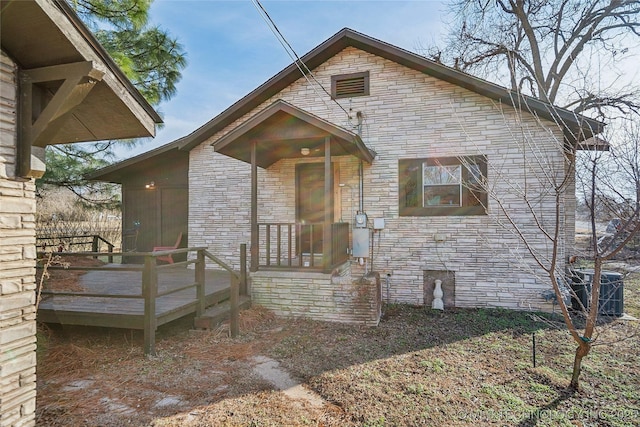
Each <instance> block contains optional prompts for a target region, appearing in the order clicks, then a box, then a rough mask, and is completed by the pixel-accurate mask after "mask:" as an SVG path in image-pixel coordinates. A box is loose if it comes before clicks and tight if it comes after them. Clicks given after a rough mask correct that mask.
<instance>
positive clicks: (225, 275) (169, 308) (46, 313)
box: [37, 265, 231, 329]
mask: <svg viewBox="0 0 640 427" xmlns="http://www.w3.org/2000/svg"><path fill="white" fill-rule="evenodd" d="M110 266H113V267H114V268H113V269H112V270H109V271H104V270H100V271H87V272H86V273H85V274H84V275H82V276H80V286H81V287H82V288H83V289H84V292H85V293H88V294H94V295H95V294H108V295H117V297H113V296H108V297H107V296H105V297H98V296H82V295H43V298H42V301H41V303H40V306H39V308H38V313H37V318H38V321H41V322H48V323H60V324H65V325H86V326H104V327H112V328H130V329H144V298H143V297H142V296H141V294H142V271H128V270H124V268H122V269H119V268H117V266H114V265H110ZM129 267H130V265H129ZM194 276H195V271H194V270H193V269H187V268H185V267H184V266H176V267H169V268H166V267H165V268H163V269H162V270H161V272H159V274H158V294H159V295H161V294H163V293H165V292H166V291H170V290H171V289H177V288H180V287H184V286H185V285H186V284H189V283H193V282H194V280H195V279H194ZM230 285H231V278H230V275H229V272H227V271H222V270H205V295H206V306H211V305H214V304H217V303H219V302H220V301H224V300H227V299H229V295H230ZM127 296H129V297H127ZM196 307H197V298H196V289H195V288H191V289H185V290H181V291H177V292H175V293H171V294H169V295H165V296H159V297H157V298H156V303H155V314H156V318H157V323H156V326H160V325H162V324H165V323H167V322H170V321H172V320H175V319H178V318H180V317H183V316H186V315H188V314H190V313H194V312H195V311H196Z"/></svg>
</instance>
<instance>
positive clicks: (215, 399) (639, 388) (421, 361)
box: [37, 262, 640, 427]
mask: <svg viewBox="0 0 640 427" xmlns="http://www.w3.org/2000/svg"><path fill="white" fill-rule="evenodd" d="M631 267H632V268H631V269H632V270H637V271H636V272H635V273H630V274H628V275H627V276H626V277H625V312H627V313H629V314H631V315H632V316H635V317H640V267H638V263H637V262H636V263H635V264H634V266H631ZM69 280H71V279H69ZM67 285H69V283H67ZM558 320H559V318H558V316H554V315H539V314H535V313H528V312H514V311H506V310H489V309H478V310H465V309H454V310H448V311H445V312H439V311H433V310H430V309H425V308H424V307H412V306H406V305H387V306H385V308H384V316H383V319H382V321H381V323H380V325H379V326H378V327H376V328H367V327H359V326H352V325H343V324H335V323H326V322H314V321H309V320H304V319H283V318H278V317H276V316H274V315H273V314H272V313H271V312H269V311H267V310H265V309H263V308H261V307H254V308H252V309H250V310H246V311H243V312H241V322H240V331H241V336H240V337H238V338H235V339H231V338H229V337H228V333H227V331H228V325H222V326H221V327H220V328H218V329H216V330H212V331H194V330H191V327H192V325H193V323H192V322H193V319H192V318H185V319H182V320H179V321H176V322H173V323H171V324H169V325H165V326H163V327H161V328H160V329H159V333H158V337H157V345H156V348H157V355H156V356H154V357H145V356H144V355H143V352H142V343H143V337H142V334H141V332H140V331H132V330H122V329H106V328H89V327H60V326H57V327H54V326H45V325H40V326H39V331H38V366H37V372H38V386H37V393H38V397H37V425H39V426H70V425H73V426H83V425H84V426H169V427H177V426H308V425H311V426H371V427H374V426H418V425H420V426H421V425H425V426H430V425H443V426H444V425H446V426H479V425H500V426H502V425H517V426H565V425H566V426H573V425H578V426H585V427H586V426H625V427H626V426H638V425H639V424H638V422H637V420H639V419H640V376H638V374H637V372H638V371H637V369H638V366H639V365H640V322H637V321H624V320H618V319H608V320H606V319H605V321H604V322H603V324H602V325H601V327H600V329H599V334H598V338H597V342H596V345H595V347H594V349H593V352H592V353H591V354H590V355H589V356H588V357H587V359H586V361H585V363H584V369H583V373H582V386H581V390H580V391H579V392H577V393H574V392H571V391H570V390H568V389H567V385H568V382H569V379H570V370H571V365H572V362H573V351H574V350H575V344H574V343H573V342H572V341H571V339H570V337H569V336H568V334H567V331H566V330H565V329H564V328H563V327H562V326H558V325H559V323H558ZM534 339H535V340H536V352H535V356H536V366H535V367H534V366H533V356H534V353H533V346H532V342H533V340H534Z"/></svg>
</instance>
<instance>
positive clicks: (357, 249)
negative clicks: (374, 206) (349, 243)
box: [353, 228, 369, 258]
mask: <svg viewBox="0 0 640 427" xmlns="http://www.w3.org/2000/svg"><path fill="white" fill-rule="evenodd" d="M353 256H354V257H355V258H368V257H369V229H368V228H354V229H353Z"/></svg>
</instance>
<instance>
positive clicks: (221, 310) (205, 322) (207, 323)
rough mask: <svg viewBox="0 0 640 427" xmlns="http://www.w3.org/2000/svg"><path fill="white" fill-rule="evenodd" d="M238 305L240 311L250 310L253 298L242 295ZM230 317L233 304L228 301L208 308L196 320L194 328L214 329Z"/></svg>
mask: <svg viewBox="0 0 640 427" xmlns="http://www.w3.org/2000/svg"><path fill="white" fill-rule="evenodd" d="M238 305H239V307H240V310H244V309H246V308H250V307H251V298H249V297H248V296H246V295H240V300H239V304H238ZM230 315H231V304H230V303H229V300H226V301H223V302H221V303H218V304H216V305H213V306H211V307H209V308H207V309H206V310H205V311H204V314H203V315H202V316H200V317H196V318H195V320H194V322H193V326H194V328H196V329H213V328H215V327H217V326H218V325H220V324H221V323H222V322H224V321H225V320H227V319H229V316H230Z"/></svg>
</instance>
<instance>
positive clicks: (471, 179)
mask: <svg viewBox="0 0 640 427" xmlns="http://www.w3.org/2000/svg"><path fill="white" fill-rule="evenodd" d="M467 170H468V171H469V175H468V177H467V184H468V185H469V186H470V187H479V186H480V185H482V171H481V170H480V165H478V164H470V165H467Z"/></svg>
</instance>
